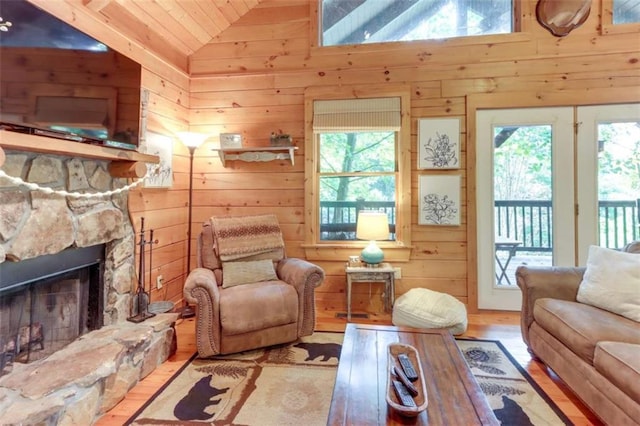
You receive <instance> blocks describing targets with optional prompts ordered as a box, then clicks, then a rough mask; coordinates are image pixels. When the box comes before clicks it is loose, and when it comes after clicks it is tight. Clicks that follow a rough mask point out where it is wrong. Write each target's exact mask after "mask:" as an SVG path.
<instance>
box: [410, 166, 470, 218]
mask: <svg viewBox="0 0 640 426" xmlns="http://www.w3.org/2000/svg"><path fill="white" fill-rule="evenodd" d="M460 180H461V179H460V175H422V176H419V177H418V197H419V199H418V224H419V225H460Z"/></svg>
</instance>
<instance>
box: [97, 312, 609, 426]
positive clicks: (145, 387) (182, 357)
mask: <svg viewBox="0 0 640 426" xmlns="http://www.w3.org/2000/svg"><path fill="white" fill-rule="evenodd" d="M336 314H337V312H335V311H326V310H325V311H319V312H318V313H317V325H316V330H317V331H344V328H345V324H346V320H345V319H344V318H337V315H336ZM368 316H369V317H368V318H367V319H361V318H352V321H353V322H360V323H369V324H386V325H390V324H391V317H390V315H388V314H382V315H381V314H379V313H377V314H376V313H369V314H368ZM519 321H520V316H519V313H505V312H486V313H480V314H469V325H468V328H467V332H466V333H465V334H464V335H462V336H460V337H474V338H478V339H491V340H500V341H501V342H502V344H503V345H504V346H505V347H506V348H507V350H508V351H509V352H510V353H511V355H512V356H513V357H514V358H515V359H516V360H517V362H518V363H519V364H520V365H522V366H523V367H524V368H525V369H526V370H527V371H528V372H529V374H530V375H531V376H532V377H533V379H534V380H535V381H536V382H537V383H538V385H540V386H541V387H542V389H544V391H545V392H546V393H547V394H548V395H549V396H550V397H551V398H552V399H553V400H554V401H555V403H556V404H557V405H558V406H559V407H560V409H561V410H562V411H563V412H564V413H565V415H567V417H569V419H570V420H571V421H572V422H573V423H574V424H575V425H578V426H581V425H602V423H601V422H599V421H598V420H597V419H596V418H595V416H594V415H593V414H592V413H591V412H590V411H589V410H588V409H587V408H585V407H584V406H583V405H582V404H581V403H580V401H578V400H577V399H576V397H575V396H574V395H573V394H572V393H571V391H569V390H568V389H567V388H566V387H565V386H564V385H563V384H562V382H561V381H560V380H559V379H558V378H557V377H555V376H554V374H553V373H552V372H550V371H548V370H547V369H546V368H544V366H543V365H542V364H541V363H539V362H537V361H535V360H533V359H532V358H531V355H530V354H529V353H528V352H527V349H526V346H525V345H524V343H523V342H522V336H521V334H520V326H519ZM176 330H177V335H178V351H177V353H176V354H175V355H174V356H173V357H171V358H170V359H169V360H168V361H167V362H165V363H164V364H162V365H161V366H159V367H158V368H157V369H156V370H155V371H154V372H153V373H151V374H150V375H149V376H148V377H147V378H145V379H144V380H142V381H141V382H140V383H139V384H138V385H137V386H135V387H134V388H133V389H132V390H131V391H130V392H129V393H128V394H127V395H126V397H125V399H124V400H123V401H121V402H120V403H119V404H118V405H117V406H116V407H115V408H114V409H112V410H111V411H109V412H108V413H107V414H105V415H104V416H103V417H102V418H101V419H100V420H99V421H98V422H97V424H98V425H122V424H124V423H125V422H126V420H127V419H129V417H130V416H131V415H132V414H133V413H135V411H136V410H137V409H138V408H140V407H141V406H142V405H143V404H144V403H145V402H146V401H147V400H148V399H149V398H150V397H151V396H152V395H153V394H154V392H156V391H157V390H158V389H159V388H160V387H161V386H162V385H163V384H164V383H165V382H166V381H167V380H169V378H171V376H172V375H173V374H174V373H175V372H176V371H177V370H178V369H179V368H180V367H181V366H182V365H183V364H184V363H185V362H186V361H187V360H188V359H189V358H190V357H191V355H193V354H194V353H195V352H196V346H195V320H194V319H193V318H190V319H186V320H178V323H177V324H176Z"/></svg>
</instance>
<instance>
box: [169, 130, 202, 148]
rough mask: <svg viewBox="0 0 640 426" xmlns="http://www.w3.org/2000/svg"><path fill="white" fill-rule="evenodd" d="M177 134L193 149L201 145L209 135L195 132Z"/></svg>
mask: <svg viewBox="0 0 640 426" xmlns="http://www.w3.org/2000/svg"><path fill="white" fill-rule="evenodd" d="M176 135H177V136H178V137H179V138H180V140H181V141H182V143H183V144H185V145H186V146H187V148H193V149H195V148H197V147H199V146H200V145H201V144H202V142H204V141H205V139H207V138H208V137H209V135H206V134H202V133H194V132H178V133H176Z"/></svg>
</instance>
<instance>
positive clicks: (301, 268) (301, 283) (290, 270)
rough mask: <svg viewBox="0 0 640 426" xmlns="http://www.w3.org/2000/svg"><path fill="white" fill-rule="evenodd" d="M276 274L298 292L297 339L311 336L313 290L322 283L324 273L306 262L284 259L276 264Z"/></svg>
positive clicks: (313, 320) (312, 325)
mask: <svg viewBox="0 0 640 426" xmlns="http://www.w3.org/2000/svg"><path fill="white" fill-rule="evenodd" d="M276 273H277V275H278V278H280V279H281V280H282V281H284V282H286V283H288V284H290V285H292V286H294V287H295V289H296V291H297V292H298V337H302V336H308V335H310V334H313V331H314V329H315V325H316V299H315V288H316V287H318V286H319V285H320V284H322V282H323V281H324V271H323V270H322V268H320V267H319V266H317V265H314V264H313V263H311V262H307V261H306V260H302V259H296V258H285V259H282V260H281V261H280V262H278V266H277V268H276Z"/></svg>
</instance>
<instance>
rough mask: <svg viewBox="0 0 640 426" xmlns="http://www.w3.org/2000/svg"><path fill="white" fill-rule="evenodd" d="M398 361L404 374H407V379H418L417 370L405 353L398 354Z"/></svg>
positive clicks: (413, 380)
mask: <svg viewBox="0 0 640 426" xmlns="http://www.w3.org/2000/svg"><path fill="white" fill-rule="evenodd" d="M398 362H399V363H400V366H401V367H402V370H403V371H404V374H405V375H406V376H407V378H408V379H409V380H411V381H412V382H415V381H416V380H418V372H417V371H416V369H415V368H414V367H413V364H412V363H411V360H410V359H409V357H408V356H407V354H398Z"/></svg>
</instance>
